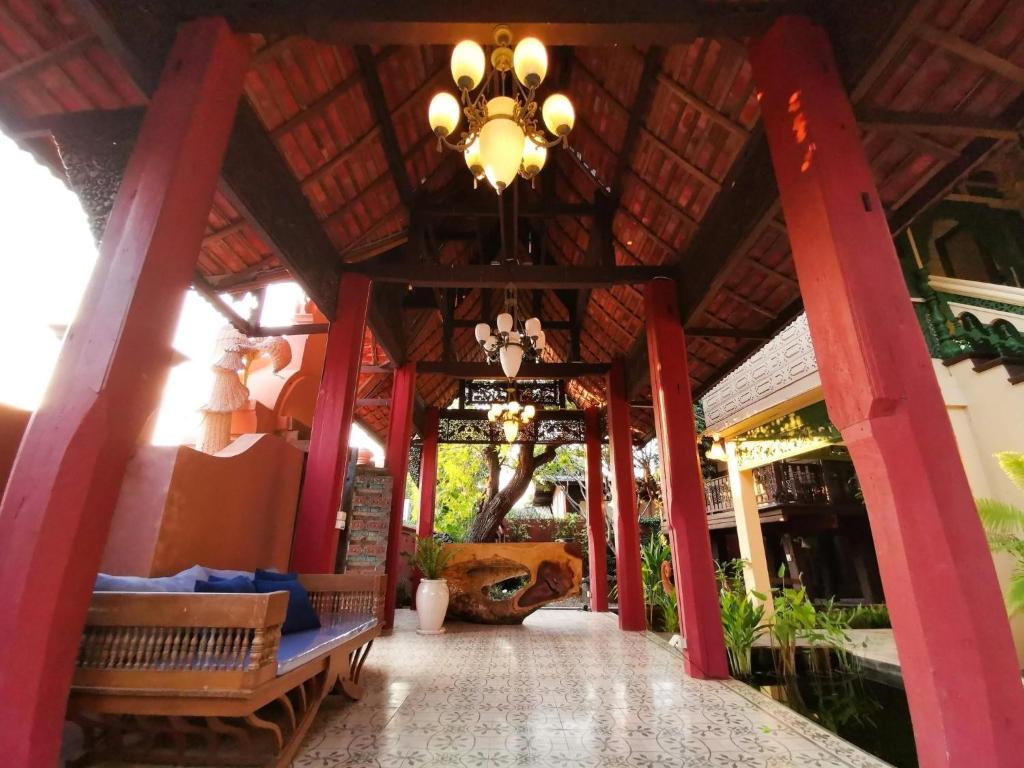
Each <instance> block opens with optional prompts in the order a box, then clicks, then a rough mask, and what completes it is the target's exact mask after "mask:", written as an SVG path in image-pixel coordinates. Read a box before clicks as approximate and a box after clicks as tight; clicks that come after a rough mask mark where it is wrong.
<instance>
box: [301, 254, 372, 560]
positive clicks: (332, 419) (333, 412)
mask: <svg viewBox="0 0 1024 768" xmlns="http://www.w3.org/2000/svg"><path fill="white" fill-rule="evenodd" d="M369 301H370V281H369V280H367V279H366V278H365V277H363V276H362V275H355V274H349V273H345V274H344V275H342V276H341V285H340V287H339V289H338V314H337V316H336V317H335V318H334V322H332V323H331V327H330V328H329V329H328V331H327V349H326V352H325V353H324V369H323V373H322V374H321V376H320V389H319V390H318V392H317V398H316V406H315V407H314V410H313V426H312V430H311V433H310V440H309V457H308V458H307V460H306V473H305V476H304V477H303V480H302V496H301V498H300V500H299V512H298V517H297V518H296V520H295V539H294V542H293V543H292V564H291V567H292V569H293V570H296V571H300V572H303V573H331V572H333V571H334V565H335V558H336V557H337V552H338V529H337V527H336V522H337V518H338V508H339V505H340V504H341V492H342V480H343V478H344V476H345V465H346V462H347V461H348V440H349V434H350V432H351V431H352V414H353V412H354V410H355V403H356V392H357V390H358V388H359V365H360V363H361V361H362V357H363V333H364V330H365V327H366V309H367V306H368V304H369Z"/></svg>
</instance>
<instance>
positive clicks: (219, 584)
mask: <svg viewBox="0 0 1024 768" xmlns="http://www.w3.org/2000/svg"><path fill="white" fill-rule="evenodd" d="M255 591H256V587H255V586H254V585H253V583H252V579H247V578H245V576H234V577H232V578H230V579H218V578H217V577H216V576H211V577H210V580H209V581H197V582H196V592H227V593H231V594H242V593H245V592H255Z"/></svg>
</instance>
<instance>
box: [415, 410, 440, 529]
mask: <svg viewBox="0 0 1024 768" xmlns="http://www.w3.org/2000/svg"><path fill="white" fill-rule="evenodd" d="M440 421H441V418H440V412H439V411H438V410H437V408H427V410H426V413H424V419H423V431H424V432H425V433H426V434H424V435H423V454H422V459H421V460H420V517H419V521H418V523H417V525H416V534H417V536H419V537H420V538H421V539H422V538H425V537H427V536H433V535H434V504H435V500H436V498H437V430H438V426H439V424H440Z"/></svg>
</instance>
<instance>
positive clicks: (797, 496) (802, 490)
mask: <svg viewBox="0 0 1024 768" xmlns="http://www.w3.org/2000/svg"><path fill="white" fill-rule="evenodd" d="M754 494H755V497H756V499H757V506H758V509H765V508H771V507H785V506H802V507H807V506H828V505H834V504H850V503H858V499H857V498H856V494H857V491H856V479H855V476H854V474H853V466H852V465H851V464H850V463H849V462H847V461H830V460H814V461H777V462H774V463H772V464H767V465H765V466H763V467H757V468H756V469H755V470H754ZM704 502H705V505H706V506H707V511H708V514H709V515H715V514H721V513H725V512H731V511H732V509H733V500H732V490H731V489H730V487H729V477H728V475H722V476H720V477H714V478H711V479H709V480H705V481H704Z"/></svg>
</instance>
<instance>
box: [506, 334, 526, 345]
mask: <svg viewBox="0 0 1024 768" xmlns="http://www.w3.org/2000/svg"><path fill="white" fill-rule="evenodd" d="M522 340H523V337H522V335H521V334H520V333H519V331H509V334H508V342H509V344H519V343H520V342H521V341H522Z"/></svg>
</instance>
